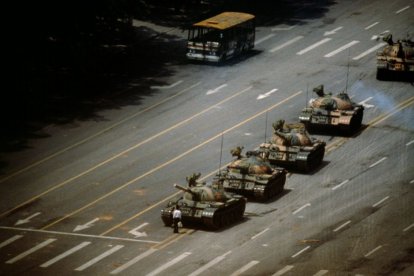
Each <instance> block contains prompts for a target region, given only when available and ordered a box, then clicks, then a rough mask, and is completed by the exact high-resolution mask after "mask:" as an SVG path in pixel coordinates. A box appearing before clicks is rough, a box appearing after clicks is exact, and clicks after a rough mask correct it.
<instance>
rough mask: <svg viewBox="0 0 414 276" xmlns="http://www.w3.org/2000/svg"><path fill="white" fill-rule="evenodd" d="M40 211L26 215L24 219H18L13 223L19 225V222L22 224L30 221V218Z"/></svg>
mask: <svg viewBox="0 0 414 276" xmlns="http://www.w3.org/2000/svg"><path fill="white" fill-rule="evenodd" d="M40 214H41V213H40V212H37V213H34V214H33V215H31V216H30V217H27V218H25V219H19V220H18V221H17V222H16V223H15V224H14V225H20V224H24V223H28V222H30V220H31V219H32V218H34V217H37V216H38V215H40Z"/></svg>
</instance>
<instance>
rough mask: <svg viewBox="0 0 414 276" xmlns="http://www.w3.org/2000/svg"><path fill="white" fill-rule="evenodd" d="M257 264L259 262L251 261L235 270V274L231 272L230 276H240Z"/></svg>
mask: <svg viewBox="0 0 414 276" xmlns="http://www.w3.org/2000/svg"><path fill="white" fill-rule="evenodd" d="M258 263H260V262H259V261H251V262H249V263H248V264H246V265H244V266H242V267H241V268H240V269H238V270H236V271H235V272H233V273H232V274H231V275H230V276H239V275H241V274H242V273H243V272H246V271H247V270H249V269H250V268H252V267H253V266H255V265H257V264H258Z"/></svg>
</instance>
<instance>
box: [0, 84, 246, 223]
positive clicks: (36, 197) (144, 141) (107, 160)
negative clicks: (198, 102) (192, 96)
mask: <svg viewBox="0 0 414 276" xmlns="http://www.w3.org/2000/svg"><path fill="white" fill-rule="evenodd" d="M250 89H252V86H249V87H247V88H245V89H243V90H241V91H239V92H237V93H235V94H233V95H231V96H229V97H227V98H225V99H223V100H222V101H220V102H218V103H216V104H214V105H212V106H210V107H208V108H206V109H204V110H202V111H200V112H198V113H196V114H194V115H192V116H190V117H189V118H187V119H185V120H183V121H181V122H179V123H177V124H175V125H173V126H171V127H169V128H167V129H165V130H163V131H161V132H159V133H157V134H155V135H153V136H151V137H149V138H147V139H145V140H143V141H141V142H139V143H137V144H135V145H134V146H131V147H129V148H127V149H126V150H123V151H122V152H120V153H118V154H116V155H114V156H112V157H110V158H108V159H106V160H105V161H103V162H101V163H99V164H97V165H94V166H92V167H90V168H89V169H87V170H85V171H83V172H82V173H80V174H78V175H76V176H73V177H71V178H69V179H66V180H65V181H63V182H60V183H59V184H57V185H55V186H53V187H51V188H49V189H47V190H46V191H44V192H42V193H40V194H38V195H36V196H34V197H32V198H30V199H28V200H26V201H24V202H23V203H21V204H19V205H17V206H16V207H14V208H12V209H9V210H7V211H5V212H3V213H2V214H0V217H4V216H5V215H8V214H10V213H11V212H13V211H15V210H17V209H19V208H22V207H23V206H25V205H27V204H30V203H31V202H33V201H35V200H36V199H38V198H40V197H42V196H44V195H46V194H48V193H50V192H52V191H54V190H56V189H59V188H61V187H63V186H65V185H66V184H68V183H70V182H72V181H74V180H76V179H78V178H80V177H82V176H85V175H86V174H88V173H90V172H92V171H94V170H96V169H98V168H100V167H102V166H104V165H106V164H108V163H110V162H112V161H113V160H115V159H117V158H119V157H122V156H124V155H125V154H127V153H128V152H130V151H132V150H135V149H137V148H138V147H140V146H142V145H144V144H146V143H148V142H150V141H152V140H154V139H155V138H158V137H160V136H162V135H164V134H166V133H168V132H170V131H172V130H173V129H176V128H178V127H180V126H182V125H184V124H186V123H188V122H189V121H191V120H193V119H194V118H196V117H199V116H201V115H202V114H204V113H207V112H208V111H210V110H212V109H214V108H215V107H217V106H219V105H221V104H223V103H225V102H227V101H229V100H231V99H233V98H235V97H237V96H239V95H241V94H243V93H245V92H247V91H249V90H250Z"/></svg>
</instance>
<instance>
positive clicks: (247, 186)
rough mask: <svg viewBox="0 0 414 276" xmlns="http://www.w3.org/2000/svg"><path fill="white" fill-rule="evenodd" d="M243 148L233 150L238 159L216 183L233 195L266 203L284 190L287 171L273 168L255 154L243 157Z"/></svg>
mask: <svg viewBox="0 0 414 276" xmlns="http://www.w3.org/2000/svg"><path fill="white" fill-rule="evenodd" d="M242 150H243V147H237V148H235V149H233V150H231V154H232V155H233V157H236V159H235V160H233V161H232V162H231V163H230V164H229V165H228V166H227V168H226V169H225V170H224V171H221V172H220V173H219V175H217V176H216V178H215V181H216V183H219V185H222V186H223V188H224V189H225V190H226V191H228V192H232V193H237V194H240V195H244V196H247V197H251V198H253V199H255V200H258V201H266V200H268V199H270V198H272V197H274V196H276V195H277V194H279V193H281V192H282V191H283V189H284V185H285V182H286V173H287V171H286V170H285V169H283V168H272V167H271V165H270V164H269V162H267V161H265V160H264V159H263V158H261V157H260V156H258V155H257V154H255V153H254V152H247V153H246V156H242V154H241V152H242Z"/></svg>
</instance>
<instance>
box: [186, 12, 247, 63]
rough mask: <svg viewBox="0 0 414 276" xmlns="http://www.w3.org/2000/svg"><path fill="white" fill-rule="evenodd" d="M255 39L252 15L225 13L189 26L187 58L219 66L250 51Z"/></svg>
mask: <svg viewBox="0 0 414 276" xmlns="http://www.w3.org/2000/svg"><path fill="white" fill-rule="evenodd" d="M254 39H255V16H254V15H251V14H248V13H240V12H224V13H221V14H219V15H216V16H214V17H211V18H208V19H206V20H203V21H200V22H198V23H195V24H193V25H192V26H191V28H190V29H189V31H188V42H187V58H189V59H193V60H205V61H212V62H220V61H223V60H225V59H228V58H230V57H233V56H235V55H238V54H240V53H242V52H244V51H248V50H250V49H253V47H254Z"/></svg>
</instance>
